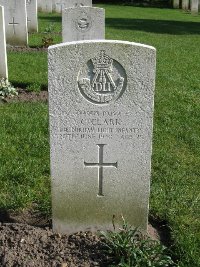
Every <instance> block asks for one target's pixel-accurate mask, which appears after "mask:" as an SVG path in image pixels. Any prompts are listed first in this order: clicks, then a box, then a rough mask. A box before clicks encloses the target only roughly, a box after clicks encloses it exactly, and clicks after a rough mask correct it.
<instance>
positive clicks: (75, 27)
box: [62, 7, 105, 42]
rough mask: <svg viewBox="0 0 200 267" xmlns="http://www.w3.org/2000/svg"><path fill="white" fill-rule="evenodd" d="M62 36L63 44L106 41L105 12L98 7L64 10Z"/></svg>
mask: <svg viewBox="0 0 200 267" xmlns="http://www.w3.org/2000/svg"><path fill="white" fill-rule="evenodd" d="M62 36H63V42H70V41H80V40H96V39H105V10H104V9H103V8H97V7H78V8H76V7H73V8H66V9H64V10H63V14H62Z"/></svg>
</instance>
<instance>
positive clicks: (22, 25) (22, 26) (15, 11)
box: [0, 0, 28, 46]
mask: <svg viewBox="0 0 200 267" xmlns="http://www.w3.org/2000/svg"><path fill="white" fill-rule="evenodd" d="M0 5H2V6H4V12H5V28H6V42H7V44H10V45H21V46H26V45H27V44H28V30H27V12H26V0H0Z"/></svg>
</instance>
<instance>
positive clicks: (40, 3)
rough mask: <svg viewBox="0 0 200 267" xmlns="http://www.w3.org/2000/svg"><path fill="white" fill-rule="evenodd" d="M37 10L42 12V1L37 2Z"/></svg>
mask: <svg viewBox="0 0 200 267" xmlns="http://www.w3.org/2000/svg"><path fill="white" fill-rule="evenodd" d="M37 8H38V11H41V10H42V0H37Z"/></svg>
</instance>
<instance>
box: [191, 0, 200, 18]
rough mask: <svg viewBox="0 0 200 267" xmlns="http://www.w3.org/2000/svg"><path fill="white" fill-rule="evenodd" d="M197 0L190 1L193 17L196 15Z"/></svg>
mask: <svg viewBox="0 0 200 267" xmlns="http://www.w3.org/2000/svg"><path fill="white" fill-rule="evenodd" d="M198 9H199V0H191V13H192V14H193V15H198Z"/></svg>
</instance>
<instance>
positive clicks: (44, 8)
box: [39, 0, 52, 13]
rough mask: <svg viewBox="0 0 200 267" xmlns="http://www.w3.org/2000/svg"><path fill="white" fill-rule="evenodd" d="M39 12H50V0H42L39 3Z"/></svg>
mask: <svg viewBox="0 0 200 267" xmlns="http://www.w3.org/2000/svg"><path fill="white" fill-rule="evenodd" d="M39 10H40V11H41V12H46V13H51V12H52V0H42V1H41V3H40V9H39Z"/></svg>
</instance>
